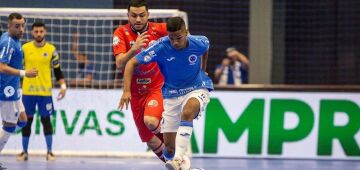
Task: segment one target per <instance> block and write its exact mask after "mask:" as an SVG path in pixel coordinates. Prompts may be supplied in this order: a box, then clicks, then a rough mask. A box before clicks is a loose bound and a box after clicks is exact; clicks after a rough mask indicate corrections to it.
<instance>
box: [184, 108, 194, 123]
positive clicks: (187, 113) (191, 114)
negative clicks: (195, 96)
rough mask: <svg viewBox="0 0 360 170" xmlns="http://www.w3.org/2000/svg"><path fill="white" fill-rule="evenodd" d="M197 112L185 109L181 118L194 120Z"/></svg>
mask: <svg viewBox="0 0 360 170" xmlns="http://www.w3.org/2000/svg"><path fill="white" fill-rule="evenodd" d="M196 114H197V113H196V111H195V110H193V109H183V111H182V114H181V120H186V121H192V120H193V119H194V117H195V116H196Z"/></svg>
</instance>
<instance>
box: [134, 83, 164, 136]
mask: <svg viewBox="0 0 360 170" xmlns="http://www.w3.org/2000/svg"><path fill="white" fill-rule="evenodd" d="M130 103H131V110H132V112H133V118H134V121H135V125H136V127H137V130H138V133H139V135H140V138H141V141H142V142H148V141H150V139H151V138H153V137H154V134H153V133H152V132H151V130H149V129H148V127H147V126H146V125H145V124H144V116H145V115H146V116H153V117H156V118H158V120H159V124H160V120H161V117H162V112H163V111H164V105H163V98H162V93H161V90H155V91H152V92H151V93H148V94H145V95H141V96H139V95H132V96H131V101H130ZM159 126H160V125H159Z"/></svg>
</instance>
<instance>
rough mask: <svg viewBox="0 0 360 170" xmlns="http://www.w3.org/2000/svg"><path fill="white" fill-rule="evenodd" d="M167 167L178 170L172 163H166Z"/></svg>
mask: <svg viewBox="0 0 360 170" xmlns="http://www.w3.org/2000/svg"><path fill="white" fill-rule="evenodd" d="M165 167H166V168H167V169H168V170H176V169H175V168H174V166H173V165H172V164H171V163H165Z"/></svg>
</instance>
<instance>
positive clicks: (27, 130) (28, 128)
mask: <svg viewBox="0 0 360 170" xmlns="http://www.w3.org/2000/svg"><path fill="white" fill-rule="evenodd" d="M32 122H33V117H28V122H27V123H26V126H25V127H23V128H22V129H21V134H22V136H24V137H29V136H30V134H31V124H32Z"/></svg>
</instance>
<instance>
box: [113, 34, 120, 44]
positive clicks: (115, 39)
mask: <svg viewBox="0 0 360 170" xmlns="http://www.w3.org/2000/svg"><path fill="white" fill-rule="evenodd" d="M119 43H120V39H119V37H118V36H115V37H114V38H113V45H118V44H119Z"/></svg>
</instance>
